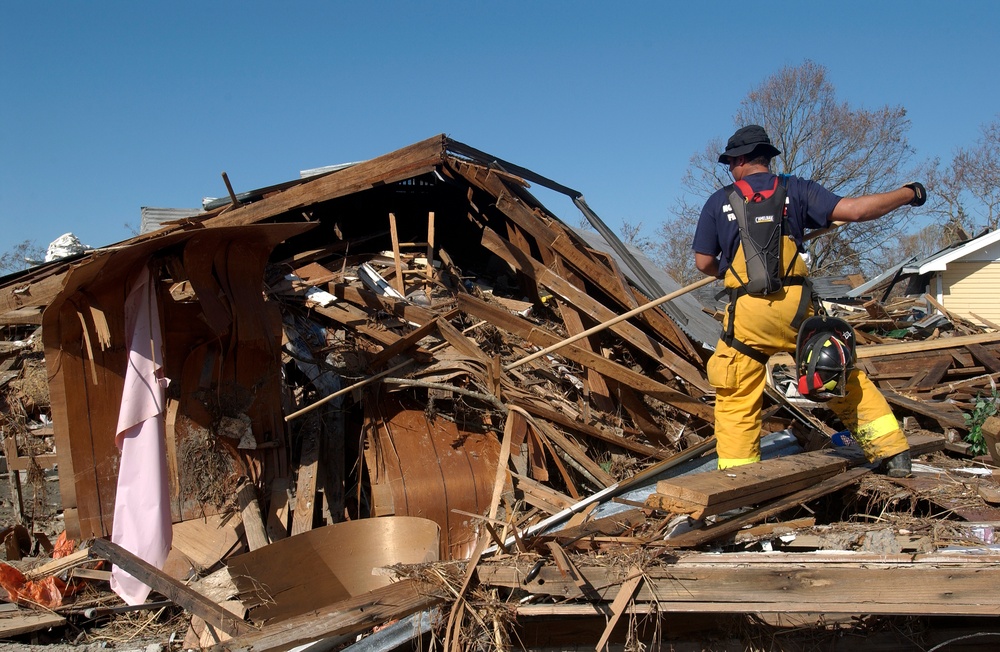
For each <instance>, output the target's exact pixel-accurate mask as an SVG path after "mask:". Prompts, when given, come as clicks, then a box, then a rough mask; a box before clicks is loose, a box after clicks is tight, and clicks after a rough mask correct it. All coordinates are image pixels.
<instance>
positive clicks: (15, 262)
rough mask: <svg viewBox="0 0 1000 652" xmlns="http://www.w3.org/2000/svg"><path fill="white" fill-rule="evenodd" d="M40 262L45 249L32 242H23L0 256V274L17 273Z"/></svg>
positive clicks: (43, 256) (43, 257)
mask: <svg viewBox="0 0 1000 652" xmlns="http://www.w3.org/2000/svg"><path fill="white" fill-rule="evenodd" d="M42 260H45V249H43V248H42V247H40V246H39V245H37V244H36V243H35V242H34V241H33V240H25V241H24V242H22V243H20V244H17V245H14V246H13V247H12V248H11V249H10V250H9V251H5V252H4V253H3V254H0V274H8V273H12V272H19V271H21V270H22V269H27V268H28V267H30V266H31V265H33V264H35V263H37V262H39V261H42Z"/></svg>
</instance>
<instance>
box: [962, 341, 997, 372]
mask: <svg viewBox="0 0 1000 652" xmlns="http://www.w3.org/2000/svg"><path fill="white" fill-rule="evenodd" d="M965 348H966V349H968V350H969V353H971V354H972V357H973V358H975V359H976V360H977V361H978V362H979V364H981V365H983V366H984V367H986V368H987V369H989V370H990V373H994V374H995V373H1000V359H997V357H996V356H995V355H993V354H992V353H991V352H990V351H989V350H988V349H987V348H986V347H985V346H983V345H982V344H966V345H965Z"/></svg>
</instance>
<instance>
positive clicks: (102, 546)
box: [90, 539, 253, 636]
mask: <svg viewBox="0 0 1000 652" xmlns="http://www.w3.org/2000/svg"><path fill="white" fill-rule="evenodd" d="M90 554H91V556H92V557H97V558H100V559H106V560H108V561H110V562H111V563H113V564H114V565H116V566H118V567H119V568H121V569H122V570H123V571H125V572H126V573H128V574H129V575H131V576H132V577H134V578H136V579H137V580H139V581H140V582H142V583H144V584H145V585H146V586H148V587H150V588H151V589H153V590H154V591H157V592H159V593H160V594H162V595H163V596H164V597H165V598H167V599H169V600H171V601H172V602H175V603H176V604H178V605H180V606H181V607H183V608H184V609H186V610H188V611H190V612H191V613H192V614H194V615H196V616H200V617H201V618H203V619H204V620H205V622H206V623H208V624H210V625H212V626H213V627H215V628H217V629H220V630H222V631H223V632H225V633H227V634H229V635H230V636H238V635H240V634H245V633H249V632H251V631H253V628H252V627H251V626H250V625H248V624H247V623H245V622H243V621H242V620H240V619H238V618H236V617H235V616H234V615H233V614H232V613H230V612H229V611H226V610H225V609H223V608H222V607H220V606H219V605H217V604H216V603H214V602H212V601H211V600H209V599H208V598H206V597H204V596H203V595H201V594H200V593H198V592H197V591H195V590H194V589H191V588H190V587H188V586H185V585H184V584H181V583H180V582H178V581H177V580H175V579H174V578H172V577H170V576H168V575H166V574H165V573H164V572H163V571H161V570H160V569H158V568H156V567H155V566H153V565H152V564H149V563H148V562H146V561H144V560H142V559H140V558H139V557H136V556H135V555H133V554H132V553H131V552H129V551H128V550H125V549H124V548H122V547H121V546H119V545H117V544H115V543H111V542H110V541H108V540H106V539H94V541H93V543H92V544H91V546H90Z"/></svg>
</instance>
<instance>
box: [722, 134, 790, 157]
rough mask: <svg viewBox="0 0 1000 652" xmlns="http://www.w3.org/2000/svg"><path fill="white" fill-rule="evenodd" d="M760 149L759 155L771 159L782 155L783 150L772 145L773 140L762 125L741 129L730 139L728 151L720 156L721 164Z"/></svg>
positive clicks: (727, 144)
mask: <svg viewBox="0 0 1000 652" xmlns="http://www.w3.org/2000/svg"><path fill="white" fill-rule="evenodd" d="M758 149H759V150H760V151H759V152H758V154H764V155H766V156H768V157H770V158H774V157H775V156H777V155H778V154H781V150H780V149H778V148H777V147H775V146H774V145H772V144H771V139H770V138H769V137H768V135H767V132H766V131H764V127H761V126H760V125H747V126H746V127H740V128H739V129H737V130H736V133H735V134H733V135H732V136H730V137H729V142H727V143H726V151H724V152H723V153H721V154H719V163H728V161H727V159H729V158H730V157H733V158H735V157H737V156H744V155H746V154H749V153H750V152H753V151H754V150H758Z"/></svg>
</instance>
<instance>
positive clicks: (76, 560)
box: [24, 548, 90, 581]
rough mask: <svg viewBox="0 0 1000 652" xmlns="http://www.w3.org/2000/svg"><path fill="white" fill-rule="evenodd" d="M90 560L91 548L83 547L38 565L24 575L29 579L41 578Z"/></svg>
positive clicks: (57, 573)
mask: <svg viewBox="0 0 1000 652" xmlns="http://www.w3.org/2000/svg"><path fill="white" fill-rule="evenodd" d="M89 560H90V550H89V549H87V548H83V549H81V550H77V551H76V552H74V553H71V554H69V555H66V556H65V557H60V558H59V559H53V560H52V561H50V562H46V563H44V564H42V565H41V566H36V567H35V568H32V569H31V570H28V571H25V572H24V577H25V579H27V580H29V581H30V580H39V579H42V578H43V577H48V576H49V575H59V574H61V573H63V572H65V571H67V570H69V569H70V568H73V567H75V566H79V565H80V564H84V563H86V562H87V561H89Z"/></svg>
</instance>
